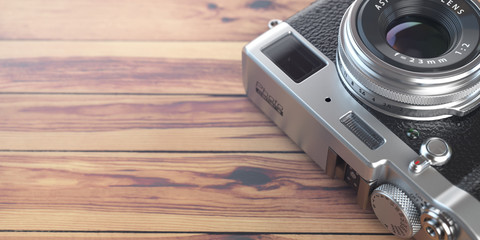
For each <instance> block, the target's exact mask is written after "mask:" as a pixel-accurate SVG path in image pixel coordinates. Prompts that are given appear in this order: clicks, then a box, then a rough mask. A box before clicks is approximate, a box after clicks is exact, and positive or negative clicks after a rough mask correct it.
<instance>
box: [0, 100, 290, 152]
mask: <svg viewBox="0 0 480 240" xmlns="http://www.w3.org/2000/svg"><path fill="white" fill-rule="evenodd" d="M0 110H1V111H2V114H1V115H0V123H1V124H0V141H1V142H2V145H1V146H0V150H8V151H12V150H13V151H21V150H28V151H33V150H36V151H44V150H50V151H52V150H53V151H55V150H61V151H281V152H285V151H286V152H288V151H299V149H298V147H297V146H296V145H295V144H294V143H292V142H291V141H290V140H289V139H288V138H287V137H285V135H284V134H283V133H282V132H281V130H279V129H278V128H277V127H276V126H274V125H273V124H272V123H271V122H270V121H269V120H268V119H267V118H266V117H265V116H264V115H263V114H261V113H260V112H259V111H258V110H257V109H256V108H255V107H254V106H253V105H252V104H251V103H250V102H249V101H248V100H247V99H246V98H245V97H209V96H136V95H113V96H105V95H50V94H47V95H16V94H14V95H1V96H0Z"/></svg>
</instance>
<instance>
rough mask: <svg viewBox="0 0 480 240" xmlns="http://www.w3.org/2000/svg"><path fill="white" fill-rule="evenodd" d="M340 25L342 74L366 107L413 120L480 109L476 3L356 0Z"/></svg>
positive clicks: (479, 32) (464, 0) (479, 10)
mask: <svg viewBox="0 0 480 240" xmlns="http://www.w3.org/2000/svg"><path fill="white" fill-rule="evenodd" d="M339 30H340V31H339V41H338V51H337V69H338V72H339V76H340V78H341V79H342V82H343V84H344V85H345V87H346V88H347V90H348V91H350V93H352V95H354V96H355V97H356V98H357V100H359V101H361V102H362V103H364V104H365V105H367V106H368V107H370V108H372V109H374V110H377V111H379V112H381V113H384V114H387V115H390V116H394V117H398V118H406V119H414V120H433V119H441V118H446V117H450V116H452V115H455V116H460V117H461V116H465V115H467V114H469V113H470V112H472V111H473V110H475V109H476V108H480V100H479V99H480V3H479V2H478V1H476V0H452V1H443V0H442V1H439V0H408V1H384V0H381V1H379V0H362V1H354V2H353V4H352V5H351V7H350V8H349V9H348V10H347V12H346V14H345V15H344V17H343V19H342V23H341V24H340V29H339Z"/></svg>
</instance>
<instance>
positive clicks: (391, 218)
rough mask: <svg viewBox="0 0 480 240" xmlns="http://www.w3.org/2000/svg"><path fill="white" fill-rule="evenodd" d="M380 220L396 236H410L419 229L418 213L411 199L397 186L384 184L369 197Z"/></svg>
mask: <svg viewBox="0 0 480 240" xmlns="http://www.w3.org/2000/svg"><path fill="white" fill-rule="evenodd" d="M370 199H371V203H372V208H373V211H374V212H375V215H377V217H378V219H379V220H380V222H382V223H383V225H384V226H385V227H386V228H387V229H388V230H390V231H391V232H392V233H393V234H395V235H396V236H397V237H401V238H411V237H413V235H415V234H416V233H417V232H418V231H419V230H420V213H419V211H418V209H417V207H415V205H414V204H413V201H412V200H411V199H410V198H409V197H408V196H407V194H406V193H405V192H403V191H402V190H401V189H399V188H398V187H396V186H394V185H391V184H384V185H381V186H380V187H378V188H377V189H375V190H374V191H373V193H372V195H371V197H370Z"/></svg>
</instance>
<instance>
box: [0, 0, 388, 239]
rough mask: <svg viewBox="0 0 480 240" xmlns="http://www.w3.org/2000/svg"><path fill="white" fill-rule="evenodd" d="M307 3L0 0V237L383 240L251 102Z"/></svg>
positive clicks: (349, 196) (371, 221)
mask: <svg viewBox="0 0 480 240" xmlns="http://www.w3.org/2000/svg"><path fill="white" fill-rule="evenodd" d="M310 2H311V0H277V1H269V0H267V1H263V0H235V1H218V0H176V1H155V0H138V1H128V0H119V1H112V0H105V1H94V0H83V1H78V0H77V1H64V0H52V1H49V2H48V3H46V2H45V1H40V0H22V1H5V0H0V8H1V9H2V14H1V15H0V39H1V40H2V41H0V142H1V143H2V144H1V145H0V239H98V238H102V239H198V240H203V239H226V240H237V239H238V240H240V239H241V240H250V239H273V240H277V239H279V240H289V239H301V240H302V239H320V240H331V239H360V240H363V239H375V240H376V239H393V237H392V236H391V235H389V234H388V233H387V231H386V230H385V229H384V228H383V227H382V226H381V224H379V222H378V221H377V220H376V218H375V216H374V215H373V213H372V212H371V211H364V210H361V209H360V208H359V207H358V206H357V205H356V203H355V200H354V199H355V196H354V193H353V192H352V190H351V189H350V188H348V187H347V186H346V185H345V184H344V183H342V182H340V181H336V180H331V179H329V178H327V177H326V176H325V174H323V172H322V170H321V169H319V167H318V166H316V165H315V164H314V163H313V162H312V161H311V160H310V159H309V158H308V157H307V156H306V155H305V154H303V153H302V152H301V151H300V150H299V148H298V147H297V146H296V145H295V144H293V142H291V141H290V140H289V139H288V138H287V137H286V136H285V135H284V134H283V133H282V132H281V130H279V129H278V128H277V127H276V126H275V125H274V124H272V123H271V122H270V121H269V120H268V119H267V118H266V117H265V116H264V115H263V114H262V113H260V112H259V110H258V109H257V108H256V107H255V106H254V105H253V104H252V103H251V102H249V101H248V99H247V98H246V97H245V95H244V89H243V86H242V73H241V50H242V47H243V46H244V45H245V44H246V43H247V42H248V41H250V40H252V39H253V38H255V37H257V36H258V35H259V34H261V33H263V32H264V31H266V30H267V22H268V21H269V20H270V19H272V18H278V19H286V18H288V17H289V16H291V15H293V14H294V13H295V12H297V11H298V10H300V9H302V8H304V7H306V6H307V5H308V4H309V3H310Z"/></svg>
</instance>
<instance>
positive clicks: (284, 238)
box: [0, 233, 398, 240]
mask: <svg viewBox="0 0 480 240" xmlns="http://www.w3.org/2000/svg"><path fill="white" fill-rule="evenodd" d="M0 238H2V239H4V240H10V239H12V240H13V239H15V240H17V239H20V240H23V239H40V240H41V239H51V240H57V239H58V240H60V239H66V238H68V239H72V240H85V239H99V238H101V239H124V240H135V239H165V240H167V239H189V240H206V239H209V240H265V239H267V240H293V239H296V240H338V239H342V240H398V238H396V237H394V236H388V235H343V234H339V235H323V234H322V235H320V234H308V235H298V234H297V235H295V234H281V235H280V234H276V235H273V234H269V235H267V234H263V235H253V234H251V235H249V234H241V235H240V234H236V235H235V234H212V235H211V234H158V233H137V234H135V233H0Z"/></svg>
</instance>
